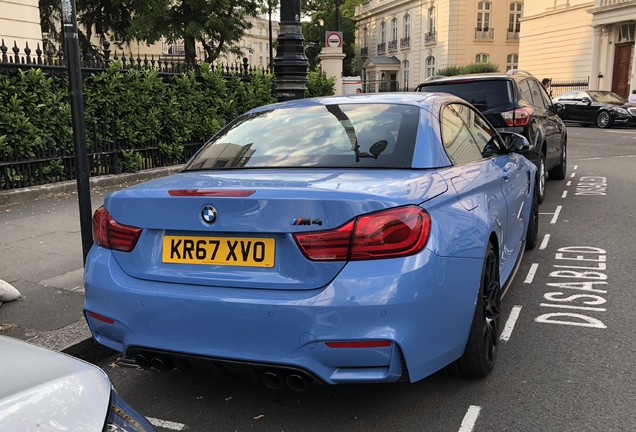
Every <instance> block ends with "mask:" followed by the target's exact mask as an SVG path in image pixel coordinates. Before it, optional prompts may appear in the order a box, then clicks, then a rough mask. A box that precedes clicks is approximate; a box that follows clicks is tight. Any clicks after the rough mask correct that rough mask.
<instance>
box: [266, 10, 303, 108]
mask: <svg viewBox="0 0 636 432" xmlns="http://www.w3.org/2000/svg"><path fill="white" fill-rule="evenodd" d="M277 40H278V48H277V49H276V58H275V59H274V75H275V76H276V78H275V82H276V88H277V89H278V100H279V102H282V101H286V100H292V99H302V98H304V97H305V91H306V90H307V85H306V84H307V68H308V67H309V61H308V60H307V56H305V47H304V46H303V40H304V39H303V35H302V26H301V24H300V0H281V3H280V30H279V32H278V38H277Z"/></svg>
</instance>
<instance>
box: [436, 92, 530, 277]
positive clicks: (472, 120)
mask: <svg viewBox="0 0 636 432" xmlns="http://www.w3.org/2000/svg"><path fill="white" fill-rule="evenodd" d="M476 123H477V124H478V125H479V126H477V124H476ZM492 137H496V138H495V139H492V140H491V138H492ZM498 137H499V136H498V135H497V133H496V132H495V131H494V129H492V127H491V126H490V125H489V124H488V123H487V121H486V120H485V119H484V118H483V117H482V116H481V115H480V114H479V113H478V112H477V111H476V110H474V109H473V108H472V107H469V106H468V105H464V104H459V103H455V104H449V105H447V106H446V107H445V108H444V109H443V110H442V141H443V143H444V147H445V149H446V152H447V154H448V156H449V158H450V160H451V161H452V163H453V165H454V166H455V167H454V168H453V169H452V170H451V171H450V172H449V173H447V176H448V177H449V180H450V183H451V184H452V186H453V188H454V190H455V193H456V194H457V198H458V200H459V203H460V204H461V205H462V206H463V207H464V208H465V209H466V210H468V211H470V212H474V213H475V217H476V218H478V219H484V220H487V221H489V222H490V223H493V222H494V225H495V226H496V230H497V236H498V239H499V245H498V246H499V250H500V251H501V256H500V265H501V266H502V268H503V266H504V265H505V264H506V263H507V261H508V260H509V258H510V257H511V256H512V253H511V251H510V247H511V245H513V244H514V239H508V223H509V222H508V220H509V216H508V213H509V209H508V203H507V200H506V197H505V195H507V194H513V193H514V191H513V190H512V189H511V188H510V186H509V183H510V182H509V178H510V175H511V173H510V171H509V169H510V167H508V166H507V160H508V159H509V155H506V154H502V151H501V149H500V144H499V143H498V142H497V141H496V139H498ZM478 141H479V144H478ZM493 146H494V147H493ZM499 157H501V158H502V159H501V160H497V159H498V158H499ZM513 171H514V169H513ZM516 175H517V173H514V172H513V173H512V176H513V177H515V176H516ZM511 200H512V198H511ZM511 205H512V204H511ZM516 235H517V236H518V234H516Z"/></svg>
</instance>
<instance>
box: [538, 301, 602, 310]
mask: <svg viewBox="0 0 636 432" xmlns="http://www.w3.org/2000/svg"><path fill="white" fill-rule="evenodd" d="M541 306H546V307H555V308H560V309H578V310H591V311H598V312H606V311H607V309H605V308H597V307H589V306H569V305H563V304H552V303H541Z"/></svg>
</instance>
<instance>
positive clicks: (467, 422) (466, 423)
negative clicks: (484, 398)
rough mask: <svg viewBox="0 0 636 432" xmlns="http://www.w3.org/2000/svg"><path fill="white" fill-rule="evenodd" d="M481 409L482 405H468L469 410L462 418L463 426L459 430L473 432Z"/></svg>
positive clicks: (460, 431)
mask: <svg viewBox="0 0 636 432" xmlns="http://www.w3.org/2000/svg"><path fill="white" fill-rule="evenodd" d="M479 411H481V407H478V406H476V405H471V406H469V407H468V411H467V412H466V415H465V416H464V420H462V426H461V427H460V428H459V432H471V431H472V430H473V428H474V427H475V423H477V417H479Z"/></svg>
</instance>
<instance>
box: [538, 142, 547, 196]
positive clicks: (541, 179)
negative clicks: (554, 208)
mask: <svg viewBox="0 0 636 432" xmlns="http://www.w3.org/2000/svg"><path fill="white" fill-rule="evenodd" d="M547 176H548V173H547V172H546V171H545V154H543V152H540V153H539V165H538V166H537V193H538V195H537V198H538V200H539V204H541V203H542V202H543V200H544V199H545V179H546V177H547Z"/></svg>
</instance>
